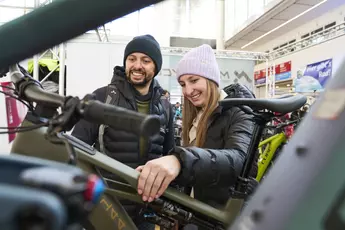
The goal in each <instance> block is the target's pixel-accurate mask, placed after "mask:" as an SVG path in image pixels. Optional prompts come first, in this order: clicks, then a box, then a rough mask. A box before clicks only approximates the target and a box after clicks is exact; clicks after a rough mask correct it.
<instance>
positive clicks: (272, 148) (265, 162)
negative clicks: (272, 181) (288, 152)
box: [256, 132, 286, 181]
mask: <svg viewBox="0 0 345 230" xmlns="http://www.w3.org/2000/svg"><path fill="white" fill-rule="evenodd" d="M285 142H286V136H285V134H284V133H283V132H281V133H278V134H276V135H273V136H271V137H269V138H267V139H265V140H263V141H261V142H260V143H259V150H260V152H259V153H260V155H259V160H258V174H257V176H256V180H257V181H261V179H262V177H263V176H264V175H265V173H266V170H267V168H268V166H269V165H270V164H271V161H272V158H273V156H274V154H275V153H276V151H277V149H278V147H279V146H281V145H282V144H283V143H285ZM265 145H266V148H265V150H264V151H262V147H263V146H265Z"/></svg>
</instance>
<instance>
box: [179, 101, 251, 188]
mask: <svg viewBox="0 0 345 230" xmlns="http://www.w3.org/2000/svg"><path fill="white" fill-rule="evenodd" d="M225 117H226V118H227V119H223V120H224V122H223V124H221V125H222V126H223V125H224V126H226V129H227V132H225V133H226V134H225V135H224V137H223V138H224V139H223V140H219V143H221V141H223V143H224V144H223V148H221V147H220V148H219V149H207V148H197V147H187V148H182V147H175V148H174V151H173V152H172V154H173V155H175V156H177V157H178V159H179V160H180V163H181V165H182V167H181V172H180V174H179V176H178V177H177V178H176V181H177V182H178V183H180V184H183V185H187V186H194V185H198V186H209V185H217V186H231V185H233V184H234V183H235V180H236V178H237V176H238V175H239V174H240V172H241V170H242V167H243V165H244V161H245V158H246V155H247V151H248V148H249V144H250V141H251V138H252V131H253V124H254V123H253V121H252V117H251V116H250V115H247V114H245V113H244V112H243V111H242V110H240V109H239V108H237V107H236V108H231V109H229V110H228V111H227V112H226V114H225ZM223 118H224V117H223ZM225 123H227V124H225ZM213 130H215V129H213ZM216 131H219V130H216Z"/></svg>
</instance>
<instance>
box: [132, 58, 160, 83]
mask: <svg viewBox="0 0 345 230" xmlns="http://www.w3.org/2000/svg"><path fill="white" fill-rule="evenodd" d="M154 75H155V64H154V62H153V61H152V59H151V58H150V57H149V56H147V55H146V54H143V53H132V54H130V55H128V57H127V59H126V76H127V79H128V81H129V82H131V83H132V84H133V85H134V86H142V87H144V86H146V85H148V84H150V83H151V81H152V79H153V77H154Z"/></svg>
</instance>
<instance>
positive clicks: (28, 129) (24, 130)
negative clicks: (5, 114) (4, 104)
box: [0, 122, 49, 134]
mask: <svg viewBox="0 0 345 230" xmlns="http://www.w3.org/2000/svg"><path fill="white" fill-rule="evenodd" d="M48 124H49V123H48V122H46V123H42V124H38V125H31V126H27V127H17V130H13V131H6V132H0V134H14V133H20V132H27V131H32V130H35V129H38V128H41V127H43V126H47V125H48ZM8 128H10V129H15V128H14V127H8ZM18 128H19V129H18Z"/></svg>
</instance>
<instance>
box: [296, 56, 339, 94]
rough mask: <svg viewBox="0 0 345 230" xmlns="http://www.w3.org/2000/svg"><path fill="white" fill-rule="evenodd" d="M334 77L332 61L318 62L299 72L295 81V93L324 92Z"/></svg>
mask: <svg viewBox="0 0 345 230" xmlns="http://www.w3.org/2000/svg"><path fill="white" fill-rule="evenodd" d="M331 76H332V59H327V60H324V61H320V62H316V63H312V64H309V65H307V66H306V67H305V68H303V69H300V70H298V72H297V77H296V79H294V87H295V92H297V93H310V92H314V91H315V92H320V91H323V89H324V87H325V85H326V83H327V81H328V79H329V78H330V77H331Z"/></svg>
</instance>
